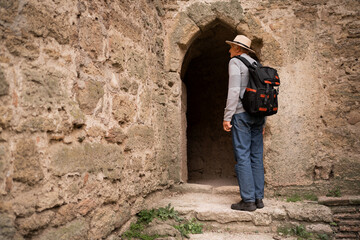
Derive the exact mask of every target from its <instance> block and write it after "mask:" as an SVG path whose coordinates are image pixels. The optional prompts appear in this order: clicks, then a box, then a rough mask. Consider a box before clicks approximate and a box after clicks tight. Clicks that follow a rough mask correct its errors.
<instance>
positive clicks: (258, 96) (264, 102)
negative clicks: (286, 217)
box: [236, 56, 280, 117]
mask: <svg viewBox="0 0 360 240" xmlns="http://www.w3.org/2000/svg"><path fill="white" fill-rule="evenodd" d="M236 58H238V59H239V60H240V61H242V62H243V63H244V64H245V65H246V67H247V68H248V69H249V83H248V85H247V88H246V90H245V93H244V96H243V98H242V99H241V102H242V104H243V107H244V109H245V110H246V112H247V113H249V114H250V115H252V116H258V117H264V116H270V115H273V114H276V113H277V111H278V94H279V88H274V87H277V86H279V85H280V78H279V75H278V73H277V71H276V69H274V68H271V67H265V66H262V65H261V64H260V63H257V62H256V61H255V62H254V63H252V64H250V63H249V61H248V60H246V59H245V58H244V57H241V56H236Z"/></svg>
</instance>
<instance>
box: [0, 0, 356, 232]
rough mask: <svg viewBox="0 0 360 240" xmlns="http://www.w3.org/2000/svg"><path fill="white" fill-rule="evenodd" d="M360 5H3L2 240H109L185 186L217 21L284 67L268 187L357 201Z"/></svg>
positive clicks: (20, 1)
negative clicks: (196, 102)
mask: <svg viewBox="0 0 360 240" xmlns="http://www.w3.org/2000/svg"><path fill="white" fill-rule="evenodd" d="M359 5H360V4H359V1H357V0H343V1H335V0H332V1H325V0H324V1H323V0H298V1H280V0H279V1H265V0H263V1H262V0H255V1H240V2H238V1H235V0H233V1H213V0H211V1H210V0H209V1H176V0H164V1H160V0H158V1H157V0H154V1H145V0H137V1H106V0H95V1H80V0H77V1H76V0H66V1H59V0H52V1H40V0H13V1H3V0H0V34H1V41H0V52H1V54H0V101H1V104H0V194H1V204H0V219H1V220H0V225H1V228H0V229H1V230H0V232H1V233H0V234H2V235H1V237H3V238H4V239H23V238H25V239H30V238H33V239H60V238H63V239H100V238H106V237H108V239H112V237H113V236H112V235H111V234H112V232H113V231H114V230H116V229H119V228H120V227H121V226H122V225H123V224H124V223H126V222H127V221H128V220H129V219H130V217H131V215H133V214H134V213H136V212H137V210H138V209H140V208H141V204H142V201H143V199H144V197H145V196H147V195H148V194H149V193H151V192H154V191H156V190H158V189H163V188H166V187H168V186H169V185H170V184H171V183H172V182H173V181H180V180H183V181H186V176H187V172H186V168H187V162H186V122H185V121H184V112H185V110H186V102H185V98H186V97H184V96H185V95H186V89H185V87H184V85H183V83H182V80H181V70H182V69H181V67H182V65H183V59H184V57H185V54H186V52H187V50H188V49H189V48H190V47H191V44H192V43H193V42H194V41H195V39H196V38H197V37H198V36H200V35H201V32H204V31H206V30H207V29H209V28H212V27H214V25H213V23H214V22H221V23H222V24H225V25H226V26H227V27H229V28H231V29H233V31H235V32H238V33H242V34H246V35H248V36H249V37H250V38H252V39H253V40H254V48H255V50H257V52H258V55H259V57H260V58H261V59H262V61H263V62H264V63H265V64H271V65H272V66H274V67H277V68H278V69H279V70H280V76H281V81H282V85H281V89H280V91H281V93H280V110H279V114H277V115H276V116H273V117H271V118H269V120H268V123H267V127H266V136H265V145H266V147H265V152H266V155H265V160H264V161H265V168H266V183H267V189H269V190H271V191H272V192H273V193H275V192H280V193H286V192H289V191H298V190H306V191H317V192H318V193H326V191H327V190H329V188H331V187H333V186H336V185H338V186H341V189H342V191H343V192H345V193H351V194H359V192H360V186H359V183H360V179H359V178H360V177H359V171H360V162H359V159H360V150H359V149H360V145H359V133H360V125H359V124H360V113H359V112H360V111H359V100H360V94H359V86H358V85H356V83H358V82H359V69H360V68H359V61H358V58H359V55H360V54H359V51H360V50H359V42H360V39H359V38H360V35H359V25H360V19H359V16H360V14H359V11H360V10H359V9H360V6H359ZM224 102H225V100H224ZM218 112H221V111H218ZM219 127H221V123H219ZM271 191H270V192H271Z"/></svg>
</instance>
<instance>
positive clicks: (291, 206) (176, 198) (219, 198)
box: [153, 184, 333, 234]
mask: <svg viewBox="0 0 360 240" xmlns="http://www.w3.org/2000/svg"><path fill="white" fill-rule="evenodd" d="M172 191H173V192H172V195H171V196H169V197H166V198H163V199H161V200H160V201H158V202H156V203H155V204H154V206H153V207H165V206H167V205H168V204H171V206H172V207H174V208H175V210H177V211H178V212H179V213H180V214H181V215H183V216H186V217H187V218H196V219H197V220H198V221H201V222H202V223H203V224H204V227H205V231H206V232H212V231H214V230H216V231H217V232H219V231H220V232H231V233H255V232H259V233H275V232H276V231H277V227H279V226H282V225H285V224H293V225H294V224H295V225H299V224H303V225H305V226H306V227H307V228H308V229H310V230H311V231H314V232H321V233H327V234H330V233H332V229H331V227H330V223H331V222H332V221H333V218H332V213H331V210H330V208H329V207H327V206H324V205H319V204H317V203H316V202H310V201H309V202H296V203H288V202H284V201H281V200H277V199H264V204H265V207H264V208H263V209H257V210H256V211H254V212H243V211H236V210H232V209H230V206H231V204H232V203H236V202H238V201H239V200H240V197H239V193H238V188H237V187H236V188H234V187H211V186H206V185H194V184H183V185H180V186H177V187H175V188H174V189H173V190H172Z"/></svg>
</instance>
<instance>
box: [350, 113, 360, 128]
mask: <svg viewBox="0 0 360 240" xmlns="http://www.w3.org/2000/svg"><path fill="white" fill-rule="evenodd" d="M347 119H348V123H349V124H351V125H355V124H357V123H358V122H360V113H359V112H358V111H352V112H350V113H349V114H348V116H347Z"/></svg>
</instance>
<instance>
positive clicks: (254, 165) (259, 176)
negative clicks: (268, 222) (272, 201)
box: [231, 112, 265, 202]
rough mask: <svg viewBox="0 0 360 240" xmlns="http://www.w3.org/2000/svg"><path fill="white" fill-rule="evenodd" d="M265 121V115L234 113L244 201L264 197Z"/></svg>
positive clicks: (236, 156)
mask: <svg viewBox="0 0 360 240" xmlns="http://www.w3.org/2000/svg"><path fill="white" fill-rule="evenodd" d="M264 123H265V118H264V117H253V116H250V115H249V114H248V113H246V112H243V113H238V114H234V116H233V117H232V120H231V125H232V127H231V135H232V140H233V147H234V153H235V159H236V162H237V163H236V165H235V172H236V176H237V179H238V183H239V187H240V196H241V198H242V200H243V201H244V202H255V199H263V198H264V164H263V134H262V131H263V125H264Z"/></svg>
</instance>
